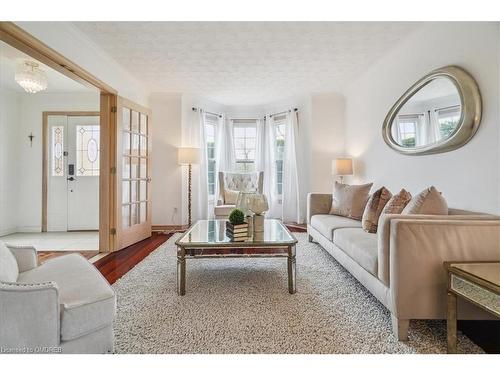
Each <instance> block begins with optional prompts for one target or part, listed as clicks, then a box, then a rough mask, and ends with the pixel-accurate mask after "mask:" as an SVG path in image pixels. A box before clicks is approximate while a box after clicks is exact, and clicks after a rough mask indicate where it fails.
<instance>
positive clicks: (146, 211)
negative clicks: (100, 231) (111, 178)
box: [115, 97, 151, 250]
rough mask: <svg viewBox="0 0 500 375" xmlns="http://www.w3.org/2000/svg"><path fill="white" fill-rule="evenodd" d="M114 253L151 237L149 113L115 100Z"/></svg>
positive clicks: (129, 102) (124, 101) (142, 108)
mask: <svg viewBox="0 0 500 375" xmlns="http://www.w3.org/2000/svg"><path fill="white" fill-rule="evenodd" d="M117 104H118V105H117V132H116V136H117V137H116V146H117V147H116V149H117V157H116V192H117V194H116V204H115V207H116V238H115V250H120V249H123V248H124V247H126V246H129V245H131V244H134V243H136V242H138V241H141V240H143V239H145V238H147V237H150V236H151V111H150V110H149V109H147V108H145V107H142V106H140V105H138V104H135V103H133V102H131V101H129V100H127V99H124V98H121V97H118V103H117Z"/></svg>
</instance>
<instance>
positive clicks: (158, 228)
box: [151, 224, 188, 232]
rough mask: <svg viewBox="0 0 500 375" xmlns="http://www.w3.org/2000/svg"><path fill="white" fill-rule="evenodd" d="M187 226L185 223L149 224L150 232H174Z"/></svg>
mask: <svg viewBox="0 0 500 375" xmlns="http://www.w3.org/2000/svg"><path fill="white" fill-rule="evenodd" d="M187 228H188V226H187V225H181V224H157V225H152V226H151V231H152V232H174V231H180V230H186V229H187Z"/></svg>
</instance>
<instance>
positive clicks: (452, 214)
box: [307, 193, 500, 340]
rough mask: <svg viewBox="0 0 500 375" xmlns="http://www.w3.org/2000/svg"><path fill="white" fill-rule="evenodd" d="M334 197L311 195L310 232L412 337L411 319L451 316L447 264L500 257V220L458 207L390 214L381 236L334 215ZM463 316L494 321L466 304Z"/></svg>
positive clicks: (399, 333)
mask: <svg viewBox="0 0 500 375" xmlns="http://www.w3.org/2000/svg"><path fill="white" fill-rule="evenodd" d="M331 204H332V195H331V194H320V193H310V194H309V195H308V202H307V232H308V234H309V240H310V241H316V242H317V243H319V244H320V245H321V246H322V247H323V248H324V249H325V250H326V251H327V252H328V253H330V254H331V255H332V256H333V257H334V258H335V259H336V260H337V261H338V262H339V263H340V264H341V265H342V266H343V267H344V268H345V269H347V270H348V271H349V272H350V273H351V274H352V275H353V276H354V277H355V278H356V279H357V280H358V281H359V282H360V283H361V284H363V285H364V286H365V287H366V288H367V289H368V290H369V291H370V292H371V293H372V294H373V295H374V296H375V297H376V298H377V299H378V300H379V301H380V302H381V303H382V304H383V305H384V306H385V307H386V308H387V309H389V311H390V312H391V318H392V325H393V331H394V334H395V335H396V337H397V338H398V339H399V340H406V339H407V334H408V326H409V322H410V320H411V319H445V317H446V272H445V270H444V268H443V262H444V261H453V260H455V261H466V260H469V261H470V260H500V217H498V216H493V215H487V214H478V213H473V212H468V211H463V210H455V209H450V210H449V215H439V216H437V215H435V216H434V215H382V216H381V218H380V220H379V226H378V232H377V233H376V234H372V233H367V232H365V231H364V230H363V229H362V228H361V221H357V220H352V219H348V218H345V217H341V216H335V215H329V211H330V207H331ZM459 318H461V319H489V318H491V317H490V316H488V315H486V314H485V313H483V312H482V311H480V310H479V309H478V308H476V307H475V306H473V305H471V304H467V303H464V302H463V301H461V304H460V305H459Z"/></svg>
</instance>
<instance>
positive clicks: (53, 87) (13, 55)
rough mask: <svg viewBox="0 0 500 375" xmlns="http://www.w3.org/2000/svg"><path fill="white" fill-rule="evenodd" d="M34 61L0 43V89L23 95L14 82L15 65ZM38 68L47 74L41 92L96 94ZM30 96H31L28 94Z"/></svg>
mask: <svg viewBox="0 0 500 375" xmlns="http://www.w3.org/2000/svg"><path fill="white" fill-rule="evenodd" d="M26 60H29V61H36V60H35V59H33V58H31V57H30V56H28V55H26V54H24V53H23V52H21V51H19V50H17V49H15V48H14V47H11V46H10V45H8V44H6V43H4V42H2V41H0V87H1V88H5V89H8V90H13V91H16V92H20V93H21V92H22V93H24V92H25V91H24V89H23V88H22V87H21V86H19V85H18V84H17V82H16V81H15V78H14V76H15V74H16V67H17V64H19V63H23V61H26ZM38 64H39V67H40V69H41V70H43V71H44V72H45V73H46V74H47V89H46V90H44V91H43V92H97V91H96V90H92V89H91V88H89V87H86V86H84V85H82V84H81V83H78V82H76V81H74V80H72V79H71V78H68V77H66V76H65V75H63V74H61V73H59V72H57V71H55V70H54V69H52V68H49V67H48V66H46V65H44V64H42V63H40V62H38ZM30 95H31V94H30Z"/></svg>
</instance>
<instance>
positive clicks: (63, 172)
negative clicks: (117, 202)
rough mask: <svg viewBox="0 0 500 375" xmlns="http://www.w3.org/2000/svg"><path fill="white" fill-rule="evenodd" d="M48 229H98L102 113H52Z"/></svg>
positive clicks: (50, 122)
mask: <svg viewBox="0 0 500 375" xmlns="http://www.w3.org/2000/svg"><path fill="white" fill-rule="evenodd" d="M48 124H49V134H50V137H49V142H50V143H51V144H50V146H51V147H49V148H48V149H49V150H50V151H49V153H50V155H49V156H50V157H49V160H50V162H51V164H52V165H51V166H50V167H49V176H48V189H47V193H48V197H47V230H48V231H67V230H68V231H76V230H99V145H100V142H99V116H83V115H75V116H70V115H68V116H66V115H64V116H63V115H57V116H49V121H48Z"/></svg>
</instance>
